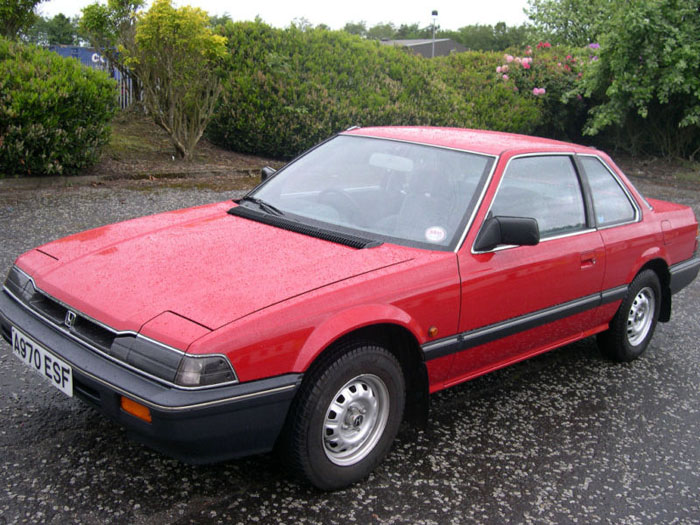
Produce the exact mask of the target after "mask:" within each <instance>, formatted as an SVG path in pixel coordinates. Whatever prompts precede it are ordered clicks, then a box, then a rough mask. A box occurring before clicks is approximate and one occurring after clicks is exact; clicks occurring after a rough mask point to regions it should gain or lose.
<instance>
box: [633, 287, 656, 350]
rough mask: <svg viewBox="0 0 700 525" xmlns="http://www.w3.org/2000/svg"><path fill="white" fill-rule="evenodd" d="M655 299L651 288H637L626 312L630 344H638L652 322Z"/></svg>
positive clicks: (647, 332) (649, 328)
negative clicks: (636, 292)
mask: <svg viewBox="0 0 700 525" xmlns="http://www.w3.org/2000/svg"><path fill="white" fill-rule="evenodd" d="M654 310H655V299H654V292H653V291H652V289H651V288H649V287H645V288H642V289H641V290H639V293H638V294H637V295H636V297H635V298H634V300H633V301H632V305H631V306H630V310H629V313H628V314H627V341H628V342H629V344H630V345H632V346H637V345H638V344H640V343H641V342H642V341H644V339H645V338H646V336H647V335H648V334H649V331H650V330H651V325H652V324H653V322H654Z"/></svg>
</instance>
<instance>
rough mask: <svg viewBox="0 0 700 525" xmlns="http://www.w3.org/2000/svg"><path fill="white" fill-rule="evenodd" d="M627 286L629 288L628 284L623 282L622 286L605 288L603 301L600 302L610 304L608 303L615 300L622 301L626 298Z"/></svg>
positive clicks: (602, 296)
mask: <svg viewBox="0 0 700 525" xmlns="http://www.w3.org/2000/svg"><path fill="white" fill-rule="evenodd" d="M627 288H629V287H628V286H627V285H626V284H623V285H622V286H618V287H617V288H611V289H610V290H605V291H604V292H603V293H602V294H601V303H600V304H608V303H614V302H615V301H621V300H622V299H624V298H625V295H627Z"/></svg>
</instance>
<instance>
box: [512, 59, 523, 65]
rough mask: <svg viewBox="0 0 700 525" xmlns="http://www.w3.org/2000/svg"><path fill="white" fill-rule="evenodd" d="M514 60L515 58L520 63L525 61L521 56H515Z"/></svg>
mask: <svg viewBox="0 0 700 525" xmlns="http://www.w3.org/2000/svg"><path fill="white" fill-rule="evenodd" d="M514 60H515V61H516V62H517V63H518V64H522V62H523V59H522V58H520V57H515V58H514Z"/></svg>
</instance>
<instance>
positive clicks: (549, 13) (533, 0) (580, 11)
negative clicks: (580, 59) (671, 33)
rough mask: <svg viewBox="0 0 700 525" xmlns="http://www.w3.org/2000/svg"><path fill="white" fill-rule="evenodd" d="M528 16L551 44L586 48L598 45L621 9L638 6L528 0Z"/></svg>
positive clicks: (599, 0) (595, 0)
mask: <svg viewBox="0 0 700 525" xmlns="http://www.w3.org/2000/svg"><path fill="white" fill-rule="evenodd" d="M528 4H529V8H528V9H526V13H527V15H528V17H530V20H532V22H533V23H534V24H535V27H536V28H537V29H539V30H540V32H541V33H542V38H546V39H547V40H550V41H551V42H552V43H558V44H570V45H574V46H585V45H586V44H589V43H591V42H597V41H598V40H599V39H600V37H601V35H602V34H604V33H605V25H606V23H607V22H608V20H609V19H610V17H611V16H612V14H613V13H615V12H616V11H618V10H624V9H626V8H627V7H629V6H633V5H634V4H635V2H634V1H626V0H623V1H620V0H528Z"/></svg>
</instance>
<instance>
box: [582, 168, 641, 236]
mask: <svg viewBox="0 0 700 525" xmlns="http://www.w3.org/2000/svg"><path fill="white" fill-rule="evenodd" d="M579 160H580V161H581V164H582V165H583V169H584V171H585V172H586V177H587V178H588V185H589V186H590V188H591V194H592V196H593V209H594V210H595V216H596V222H597V223H598V226H609V225H611V224H619V223H622V222H629V221H633V220H634V218H635V209H634V206H632V203H631V202H630V200H629V197H627V194H626V193H625V191H624V190H623V189H622V188H621V187H620V184H619V183H618V182H617V180H616V179H615V177H614V176H613V174H612V173H610V171H608V169H607V168H606V167H605V165H604V164H603V163H602V162H601V161H600V160H599V159H597V158H596V157H579Z"/></svg>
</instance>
